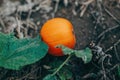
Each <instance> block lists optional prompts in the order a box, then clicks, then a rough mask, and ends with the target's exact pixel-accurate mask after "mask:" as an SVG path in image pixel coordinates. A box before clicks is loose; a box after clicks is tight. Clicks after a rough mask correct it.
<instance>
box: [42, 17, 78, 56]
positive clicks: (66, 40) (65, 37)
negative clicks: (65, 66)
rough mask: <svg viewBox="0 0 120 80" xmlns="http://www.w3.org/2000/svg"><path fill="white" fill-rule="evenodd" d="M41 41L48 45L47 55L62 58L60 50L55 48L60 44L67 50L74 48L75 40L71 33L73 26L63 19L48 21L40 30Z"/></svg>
mask: <svg viewBox="0 0 120 80" xmlns="http://www.w3.org/2000/svg"><path fill="white" fill-rule="evenodd" d="M40 35H41V37H42V40H43V41H44V42H45V43H46V44H48V46H49V50H48V53H49V54H51V55H54V56H63V52H62V50H61V49H60V48H55V47H56V46H57V45H59V44H62V45H64V46H67V47H69V48H74V46H75V43H76V39H75V35H74V33H73V25H72V24H71V23H70V21H68V20H67V19H64V18H53V19H50V20H48V21H47V22H46V23H45V24H44V25H43V26H42V28H41V31H40Z"/></svg>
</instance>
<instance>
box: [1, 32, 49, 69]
mask: <svg viewBox="0 0 120 80" xmlns="http://www.w3.org/2000/svg"><path fill="white" fill-rule="evenodd" d="M47 51H48V46H47V45H46V44H45V43H43V42H42V41H41V39H40V37H39V36H38V37H36V38H34V39H32V38H24V39H17V38H16V37H14V35H13V34H3V33H0V67H4V68H7V69H13V70H19V69H20V68H21V67H23V66H25V65H28V64H32V63H35V62H36V61H38V60H40V59H41V58H43V57H44V56H45V55H46V53H47Z"/></svg>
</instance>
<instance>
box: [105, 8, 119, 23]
mask: <svg viewBox="0 0 120 80" xmlns="http://www.w3.org/2000/svg"><path fill="white" fill-rule="evenodd" d="M104 10H105V12H106V13H107V14H108V15H110V16H111V17H112V18H113V19H114V20H115V21H116V22H117V23H118V24H119V25H120V21H119V20H118V19H117V18H116V17H115V16H114V15H113V14H112V13H111V12H110V11H109V10H108V9H106V8H105V7H104Z"/></svg>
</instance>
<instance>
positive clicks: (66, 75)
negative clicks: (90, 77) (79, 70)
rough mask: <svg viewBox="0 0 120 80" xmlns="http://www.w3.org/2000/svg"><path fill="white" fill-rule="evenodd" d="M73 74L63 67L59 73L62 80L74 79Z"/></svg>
mask: <svg viewBox="0 0 120 80" xmlns="http://www.w3.org/2000/svg"><path fill="white" fill-rule="evenodd" d="M72 75H73V74H72V72H71V71H70V70H69V69H68V67H63V68H62V69H61V70H60V71H59V72H58V76H59V78H60V80H69V79H71V78H72Z"/></svg>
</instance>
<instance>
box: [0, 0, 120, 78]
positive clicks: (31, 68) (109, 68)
mask: <svg viewBox="0 0 120 80" xmlns="http://www.w3.org/2000/svg"><path fill="white" fill-rule="evenodd" d="M33 2H34V4H33V6H32V4H31V2H30V1H27V0H20V1H19V0H1V1H0V32H4V33H10V32H15V33H16V36H17V37H18V38H22V37H35V36H36V35H37V34H39V30H40V28H41V26H42V25H43V23H44V22H45V21H47V20H48V19H51V18H52V17H64V18H67V19H68V20H70V21H71V22H72V24H73V26H74V33H75V35H76V38H77V43H76V47H75V49H83V48H85V47H86V46H90V47H91V49H94V50H95V51H93V55H94V56H93V60H92V61H91V62H90V63H88V64H84V63H83V62H82V61H81V59H77V58H72V59H71V64H72V67H71V72H72V73H73V74H74V75H73V77H72V79H70V80H90V79H91V80H120V76H118V72H117V68H118V66H119V65H120V1H119V0H63V1H62V0H60V1H59V0H44V1H42V0H36V2H35V1H33ZM37 2H39V4H38V3H37ZM5 3H6V4H7V3H8V5H9V6H6V5H5ZM11 3H12V4H11ZM18 4H19V6H22V7H21V8H18V7H16V6H17V5H18ZM24 5H25V6H27V7H23V6H24ZM39 5H41V7H40V8H39V7H38V6H39ZM28 6H29V7H28ZM10 7H11V8H10ZM14 7H15V9H14ZM30 7H31V8H30ZM36 7H38V10H35V8H36ZM25 8H26V9H25ZM7 9H8V12H7ZM32 10H33V11H32ZM34 10H35V11H34ZM2 12H4V13H2ZM7 13H8V14H7ZM15 19H18V22H21V23H20V24H17V23H16V20H15ZM22 21H23V23H22ZM17 25H18V26H22V27H17ZM101 49H102V50H101ZM102 53H104V54H105V55H101V54H102ZM55 59H56V58H55V57H52V56H50V55H47V56H46V57H45V58H44V59H42V61H39V62H37V63H35V64H32V65H28V66H25V67H24V68H23V69H21V70H20V71H12V70H7V69H3V68H0V80H41V79H42V77H43V76H44V75H46V74H47V73H48V72H47V70H46V69H45V68H43V65H46V64H47V63H48V62H51V61H52V60H55ZM58 59H64V57H62V58H58ZM95 74H96V76H93V75H95Z"/></svg>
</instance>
